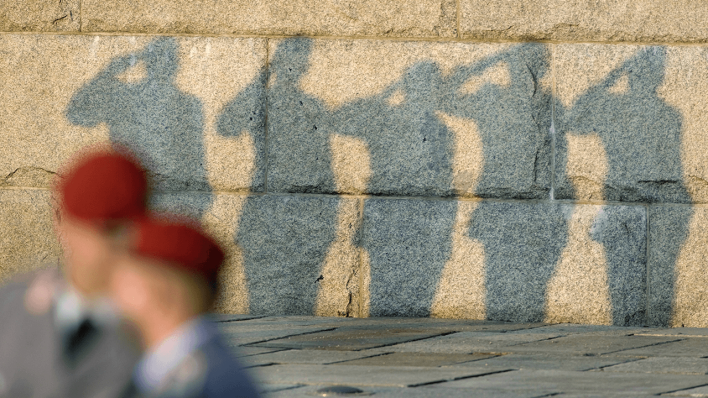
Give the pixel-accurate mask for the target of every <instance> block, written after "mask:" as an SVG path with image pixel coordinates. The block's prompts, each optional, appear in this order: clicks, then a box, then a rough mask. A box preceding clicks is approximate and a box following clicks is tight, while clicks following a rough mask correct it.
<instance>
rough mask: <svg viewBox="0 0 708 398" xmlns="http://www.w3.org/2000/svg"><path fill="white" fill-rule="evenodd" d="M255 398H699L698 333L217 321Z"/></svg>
mask: <svg viewBox="0 0 708 398" xmlns="http://www.w3.org/2000/svg"><path fill="white" fill-rule="evenodd" d="M217 320H218V321H219V325H220V327H221V330H222V331H223V333H224V334H225V335H226V339H227V341H228V344H229V345H231V346H233V347H234V349H235V350H236V353H237V354H238V355H239V357H240V358H241V361H242V362H243V363H244V364H245V365H246V366H248V367H249V371H250V372H251V374H252V375H253V377H254V378H255V379H256V380H258V381H259V383H260V386H261V389H262V390H263V391H264V395H265V396H266V397H312V396H357V395H352V394H348V395H333V394H331V393H330V394H329V395H322V394H318V390H321V389H323V388H327V387H328V386H349V387H352V388H355V389H358V390H361V391H362V392H363V394H362V393H359V395H364V394H365V395H373V396H376V397H406V398H416V397H472V396H474V397H546V396H564V397H566V396H567V397H581V396H582V397H606V396H607V397H613V396H617V397H645V396H657V395H661V396H671V397H674V396H679V397H681V396H686V397H704V396H705V397H708V376H707V375H706V373H708V358H707V357H708V329H694V328H678V329H662V328H620V327H612V326H586V325H570V324H558V325H547V324H512V323H500V322H484V321H467V320H442V319H428V318H364V319H356V318H322V317H304V316H288V317H257V316H248V315H218V316H217Z"/></svg>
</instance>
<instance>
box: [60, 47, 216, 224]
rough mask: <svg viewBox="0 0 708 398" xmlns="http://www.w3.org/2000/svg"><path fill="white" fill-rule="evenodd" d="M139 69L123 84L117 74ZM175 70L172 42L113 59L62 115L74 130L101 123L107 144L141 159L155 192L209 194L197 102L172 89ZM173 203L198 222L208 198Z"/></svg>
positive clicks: (175, 56) (187, 95) (199, 105)
mask: <svg viewBox="0 0 708 398" xmlns="http://www.w3.org/2000/svg"><path fill="white" fill-rule="evenodd" d="M141 64H142V65H144V67H145V75H146V76H145V77H144V78H142V79H140V80H139V81H136V82H126V81H124V80H125V79H123V78H122V77H121V75H123V74H124V73H125V72H128V71H129V70H130V69H131V68H137V67H139V66H140V65H141ZM178 67H179V60H178V43H177V42H176V41H175V40H174V39H172V38H160V39H156V40H154V41H152V42H150V43H149V44H148V45H147V46H146V47H145V49H144V50H142V51H141V52H138V53H133V54H129V55H126V56H121V57H118V58H115V59H113V60H112V61H111V62H110V63H109V64H108V66H107V67H106V68H105V69H103V70H102V71H101V72H100V73H99V74H98V75H97V76H96V77H95V78H94V79H92V80H91V81H89V82H88V83H86V84H85V85H84V86H83V87H82V88H81V89H80V90H79V91H77V92H76V93H75V94H74V96H73V97H72V99H71V102H70V103H69V106H68V109H67V113H66V115H67V118H68V119H69V121H70V122H71V123H73V124H76V125H79V126H84V127H95V126H97V125H98V124H100V123H106V124H107V125H108V128H109V131H110V140H111V142H112V143H113V144H120V145H122V146H125V147H128V148H130V149H131V150H133V151H134V152H135V153H136V154H138V156H140V157H141V158H143V162H144V164H145V165H146V166H147V168H148V172H149V174H150V175H151V177H152V181H153V183H154V188H155V189H156V190H160V191H204V192H211V187H210V185H209V183H208V181H207V178H206V171H205V154H204V143H203V131H204V120H203V119H204V117H203V114H202V103H201V101H200V100H199V99H197V98H196V97H194V96H192V95H189V94H187V93H184V92H182V91H180V90H179V88H177V86H176V85H175V77H176V74H177V70H178ZM176 200H177V202H181V203H178V204H177V206H178V208H177V209H175V210H176V211H180V212H186V213H191V214H192V215H195V216H197V217H201V216H202V215H203V213H204V211H205V210H206V209H207V208H208V207H209V206H210V204H211V195H209V196H208V199H207V200H191V201H190V202H191V203H187V202H188V200H187V199H186V198H181V199H180V198H176ZM179 206H184V207H183V208H179ZM195 213H196V214H195Z"/></svg>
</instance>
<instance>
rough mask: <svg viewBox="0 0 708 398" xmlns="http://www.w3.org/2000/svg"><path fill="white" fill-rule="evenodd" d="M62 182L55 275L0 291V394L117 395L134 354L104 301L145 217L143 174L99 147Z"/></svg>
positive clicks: (46, 273)
mask: <svg viewBox="0 0 708 398" xmlns="http://www.w3.org/2000/svg"><path fill="white" fill-rule="evenodd" d="M61 175H63V179H62V180H61V181H60V182H59V184H57V187H56V190H55V194H56V196H57V202H58V203H59V206H58V207H57V209H56V215H57V218H56V229H57V233H58V235H59V240H60V242H61V245H62V248H63V267H62V268H63V272H62V270H61V269H60V267H58V266H53V267H51V266H50V267H43V269H41V270H40V271H38V272H35V273H32V274H28V275H23V276H20V277H18V278H16V279H15V280H13V281H11V282H10V283H8V284H6V285H5V286H3V287H2V288H0V397H36V398H43V397H114V396H118V394H120V393H122V391H123V390H124V386H125V384H126V383H127V382H128V380H130V377H131V373H132V369H133V367H134V364H135V363H136V362H137V360H138V359H139V356H140V351H139V345H138V344H136V343H135V338H133V339H132V340H131V339H130V338H129V334H126V333H125V330H124V328H123V326H125V325H124V324H121V322H120V318H119V316H118V315H117V313H116V312H115V311H114V310H113V308H112V306H111V304H109V301H108V300H107V299H106V298H105V295H106V292H107V288H108V282H109V276H110V272H111V267H112V264H113V263H114V260H115V255H116V254H118V253H119V250H118V248H119V245H118V243H119V242H120V241H121V240H123V237H124V235H125V234H126V231H127V229H128V228H129V225H130V224H131V223H132V221H131V220H133V219H135V218H139V217H142V216H143V215H144V213H145V202H146V197H147V180H146V177H145V172H144V170H143V169H142V167H141V166H140V165H139V164H138V163H137V162H136V161H134V160H133V159H132V158H131V157H130V156H128V155H125V154H121V153H117V152H115V151H113V150H108V149H107V150H99V151H92V152H91V153H84V154H83V155H81V156H80V157H78V159H77V160H76V161H75V162H73V163H72V164H71V166H70V167H68V168H67V170H65V171H64V172H63V173H61Z"/></svg>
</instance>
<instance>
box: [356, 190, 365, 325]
mask: <svg viewBox="0 0 708 398" xmlns="http://www.w3.org/2000/svg"><path fill="white" fill-rule="evenodd" d="M358 201H359V237H358V239H357V242H356V243H357V246H358V249H357V251H358V256H357V258H358V262H359V264H358V265H359V315H358V317H359V318H363V317H364V258H363V256H364V251H363V250H364V247H363V245H362V242H363V241H364V239H363V236H362V235H363V234H364V198H359V199H358Z"/></svg>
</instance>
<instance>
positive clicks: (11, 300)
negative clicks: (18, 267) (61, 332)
mask: <svg viewBox="0 0 708 398" xmlns="http://www.w3.org/2000/svg"><path fill="white" fill-rule="evenodd" d="M64 288H65V285H64V281H63V278H62V276H61V272H60V270H59V268H58V267H57V266H52V267H47V268H42V269H39V270H36V271H32V272H27V273H24V274H20V275H17V276H15V277H13V278H12V279H10V280H9V281H8V282H6V283H5V284H4V285H3V286H2V287H0V301H2V302H3V304H5V305H6V306H12V307H13V308H14V307H17V305H24V307H25V309H26V310H27V311H28V312H30V313H35V314H41V313H44V312H46V311H47V310H48V309H49V307H51V304H52V302H53V299H54V296H55V294H57V293H58V292H59V291H61V290H62V289H64ZM19 303H21V304H19Z"/></svg>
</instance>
